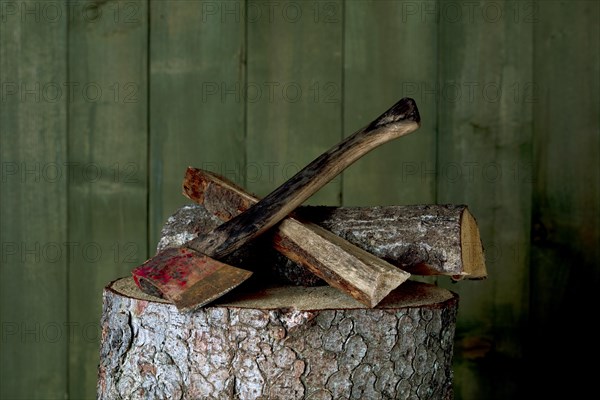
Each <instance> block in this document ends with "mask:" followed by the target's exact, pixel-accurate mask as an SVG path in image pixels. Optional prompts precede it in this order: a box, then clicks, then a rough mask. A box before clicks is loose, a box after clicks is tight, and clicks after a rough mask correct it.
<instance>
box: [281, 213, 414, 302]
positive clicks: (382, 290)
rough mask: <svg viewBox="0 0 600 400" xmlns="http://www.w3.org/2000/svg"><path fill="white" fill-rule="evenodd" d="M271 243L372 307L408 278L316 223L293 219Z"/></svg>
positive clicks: (408, 275) (381, 260)
mask: <svg viewBox="0 0 600 400" xmlns="http://www.w3.org/2000/svg"><path fill="white" fill-rule="evenodd" d="M274 243H275V247H276V248H277V249H280V250H282V253H283V254H285V255H287V256H288V257H290V258H291V259H292V260H293V261H296V262H297V263H299V264H302V265H304V266H306V267H307V268H308V269H309V270H310V271H311V272H312V273H314V274H315V275H317V276H318V277H319V278H321V279H323V280H324V281H325V282H327V283H328V284H329V285H330V286H333V287H335V288H337V289H340V290H341V291H343V292H344V293H347V294H349V295H350V296H352V297H354V298H355V299H357V300H358V301H360V302H361V303H363V304H365V305H366V306H368V307H375V306H376V305H377V304H378V303H379V302H380V301H381V300H383V299H384V298H385V296H387V295H388V294H389V293H390V292H391V291H392V290H394V289H395V288H397V287H398V286H400V285H401V284H402V283H403V282H405V281H406V280H407V279H408V278H409V277H410V274H409V273H407V272H404V271H402V270H401V269H399V268H397V267H395V266H393V265H391V264H389V263H387V262H386V261H384V260H383V259H381V258H379V257H376V256H374V255H372V254H370V253H367V252H366V251H364V250H362V249H360V248H358V247H356V246H354V245H353V244H350V243H349V242H347V241H345V240H344V239H342V238H340V237H339V236H336V235H334V234H333V233H331V232H329V231H327V230H325V229H323V228H321V227H319V226H318V225H316V224H311V223H300V222H299V221H297V220H295V219H294V218H287V219H285V220H284V221H283V222H282V223H281V224H280V225H279V228H278V230H277V234H276V235H275V240H274Z"/></svg>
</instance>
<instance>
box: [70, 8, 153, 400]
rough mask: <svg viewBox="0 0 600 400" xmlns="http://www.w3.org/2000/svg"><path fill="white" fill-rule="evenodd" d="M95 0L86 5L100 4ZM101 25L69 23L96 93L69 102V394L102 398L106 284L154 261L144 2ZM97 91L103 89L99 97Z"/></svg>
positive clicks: (86, 81)
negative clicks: (72, 331) (97, 391)
mask: <svg viewBox="0 0 600 400" xmlns="http://www.w3.org/2000/svg"><path fill="white" fill-rule="evenodd" d="M95 4H96V2H95V1H88V2H83V3H81V7H82V9H86V7H88V8H90V9H91V8H92V7H94V6H95ZM98 15H101V16H102V17H99V18H98V19H97V20H92V21H89V20H86V19H85V18H75V19H74V20H73V22H72V23H71V25H70V27H69V71H70V74H69V76H70V78H69V79H70V80H71V81H73V82H78V83H79V84H80V85H81V87H86V86H87V87H88V88H89V89H88V91H87V92H84V94H87V95H86V96H75V97H74V98H73V99H71V101H70V102H69V131H70V132H71V134H70V135H69V137H68V138H69V148H68V154H69V161H70V162H71V163H72V164H73V168H72V174H73V175H72V178H73V179H71V181H70V182H69V190H68V194H69V197H68V199H69V226H68V232H69V234H68V237H69V242H72V243H80V248H79V251H74V252H73V256H72V257H71V258H70V260H69V261H70V268H69V276H68V279H69V292H68V295H69V307H68V310H69V321H70V322H71V323H72V324H74V325H75V324H76V326H79V327H82V329H83V327H87V328H86V330H85V331H81V332H79V331H77V332H78V334H76V335H73V336H72V337H70V342H69V347H70V349H69V365H70V368H69V393H70V395H71V396H72V397H73V398H90V397H93V395H94V393H93V390H92V389H93V387H94V385H95V382H96V381H97V378H98V377H97V371H96V368H95V364H96V363H97V362H98V342H99V339H100V330H99V326H98V320H99V318H100V310H101V308H102V301H101V298H99V297H98V296H92V295H90V293H99V292H100V291H101V290H102V288H103V287H104V286H105V284H106V281H107V280H110V279H111V277H114V276H123V275H127V274H128V273H129V271H130V270H131V268H133V267H134V266H135V265H138V264H139V263H141V262H143V261H144V260H145V259H146V255H147V252H148V250H147V247H146V246H147V225H146V215H147V213H148V209H147V205H146V198H147V181H146V176H147V156H148V155H147V147H148V137H147V131H148V127H147V111H148V110H147V104H148V103H147V100H148V98H147V93H148V90H147V79H146V72H147V57H148V54H147V51H148V46H147V44H148V38H147V33H148V26H147V22H148V10H147V8H146V2H145V1H137V0H136V1H131V0H123V1H118V2H110V3H105V4H103V5H100V6H99V7H98ZM93 88H96V89H97V92H94V90H93Z"/></svg>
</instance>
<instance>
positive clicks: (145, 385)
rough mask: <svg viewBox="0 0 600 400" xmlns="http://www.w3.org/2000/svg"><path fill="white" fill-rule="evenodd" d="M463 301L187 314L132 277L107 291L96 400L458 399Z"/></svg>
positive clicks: (408, 297) (406, 293)
mask: <svg viewBox="0 0 600 400" xmlns="http://www.w3.org/2000/svg"><path fill="white" fill-rule="evenodd" d="M457 300H458V298H457V297H456V296H455V295H454V294H453V293H452V292H450V291H448V290H445V289H441V288H439V287H436V286H432V285H427V284H423V283H418V282H407V283H406V285H402V286H401V287H400V288H398V289H397V290H395V291H394V292H392V294H390V296H388V298H386V299H385V300H384V301H383V302H382V303H381V304H380V305H379V306H378V307H377V308H374V309H371V308H365V306H364V305H362V304H360V303H359V302H357V301H356V300H354V299H352V298H350V297H348V296H346V295H343V294H342V293H340V292H338V291H336V290H335V289H333V288H331V287H329V286H322V287H316V288H305V287H297V286H277V287H260V286H259V287H254V289H253V290H251V291H249V292H246V293H242V292H236V293H235V295H233V296H230V297H229V298H227V299H222V300H220V301H219V302H218V303H216V304H214V305H213V306H211V307H207V308H203V309H200V310H198V311H197V312H195V313H192V314H180V313H179V312H178V311H177V309H176V308H175V307H174V306H173V305H172V304H168V303H164V302H162V301H160V299H156V298H152V297H149V296H147V295H145V294H144V293H142V292H140V291H139V289H138V288H137V287H136V286H135V284H134V283H133V281H132V279H131V278H123V279H120V280H117V281H115V282H114V283H112V284H111V285H109V286H108V287H107V288H106V289H105V291H104V310H103V318H102V332H103V336H102V345H101V350H100V352H101V362H100V366H99V381H98V396H97V398H98V399H101V400H104V399H114V398H139V397H145V398H179V399H237V398H243V399H248V400H249V399H259V398H270V399H306V398H316V399H344V398H360V399H375V398H411V397H412V398H428V399H440V400H443V399H451V398H452V373H451V368H450V367H451V362H452V349H453V337H454V324H455V320H456V311H457V304H458V302H457Z"/></svg>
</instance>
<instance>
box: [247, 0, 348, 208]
mask: <svg viewBox="0 0 600 400" xmlns="http://www.w3.org/2000/svg"><path fill="white" fill-rule="evenodd" d="M247 23H248V79H247V90H246V92H247V94H246V96H245V100H246V104H247V112H248V117H247V141H246V142H247V166H246V169H247V177H246V179H247V187H248V188H249V190H251V191H253V192H255V193H256V194H258V195H260V196H264V195H266V194H268V193H269V192H271V191H272V190H273V189H275V188H276V187H277V186H279V185H280V184H281V183H283V182H284V181H285V180H286V179H288V178H290V177H291V176H292V175H293V174H294V173H296V172H298V171H299V170H300V169H301V168H303V167H304V166H305V165H306V164H308V163H309V162H310V161H312V160H313V159H314V158H315V157H317V156H318V155H320V154H321V153H323V152H324V151H325V150H327V149H329V148H330V147H331V146H333V145H335V144H336V143H337V142H339V141H340V139H341V136H342V132H341V96H342V91H341V89H342V86H341V85H342V81H341V77H342V27H343V5H342V2H341V1H314V2H294V1H281V2H262V1H249V2H248V7H247ZM340 182H341V179H340V178H337V179H334V180H333V181H332V182H330V183H329V184H328V185H327V186H325V187H324V188H323V189H321V190H320V191H319V192H318V193H316V194H315V195H314V196H313V197H311V199H309V200H308V202H309V203H318V204H338V203H339V196H340Z"/></svg>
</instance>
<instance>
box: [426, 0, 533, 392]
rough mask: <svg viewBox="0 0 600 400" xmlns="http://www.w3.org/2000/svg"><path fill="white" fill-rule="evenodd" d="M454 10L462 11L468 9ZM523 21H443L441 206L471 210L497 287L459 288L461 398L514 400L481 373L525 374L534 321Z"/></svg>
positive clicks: (501, 382) (527, 56)
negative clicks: (528, 328) (525, 338)
mask: <svg viewBox="0 0 600 400" xmlns="http://www.w3.org/2000/svg"><path fill="white" fill-rule="evenodd" d="M448 4H454V6H458V7H459V8H460V7H462V4H461V3H460V2H452V3H448ZM485 7H488V8H489V7H501V8H502V10H503V17H502V18H497V17H494V18H492V17H491V16H490V15H491V14H490V15H486V14H484V13H483V12H482V10H483V9H484V8H485ZM462 10H463V11H464V10H465V8H462ZM524 11H525V10H524V9H523V8H522V4H519V3H518V2H511V1H505V2H504V1H503V2H482V3H481V9H479V12H478V13H477V14H476V15H475V14H474V16H473V17H472V18H470V17H469V16H468V15H467V14H466V13H463V14H462V17H461V18H460V19H459V20H458V21H456V20H455V19H453V18H451V16H448V15H443V14H442V18H441V19H440V26H439V28H440V34H439V40H440V42H439V47H438V49H439V60H438V62H439V65H440V69H439V80H438V84H439V85H440V98H439V99H440V101H439V103H438V115H439V120H438V129H439V136H438V157H437V159H438V165H437V191H438V195H437V201H438V202H440V203H464V204H468V205H469V208H470V209H471V210H472V212H473V214H474V215H476V216H477V220H478V222H479V229H480V231H481V239H482V241H483V245H484V248H485V249H486V251H487V256H486V263H487V267H488V272H489V276H490V277H494V278H493V279H488V280H487V281H484V282H480V284H477V285H461V284H459V285H453V286H452V289H453V290H457V291H458V292H459V293H460V295H461V299H463V300H464V301H462V302H461V312H463V314H461V315H462V320H461V321H459V325H460V327H461V328H460V332H461V334H460V335H459V336H457V343H458V345H457V354H456V359H455V363H456V369H457V371H458V372H457V373H458V379H457V380H456V388H457V393H458V394H459V396H461V397H468V398H486V399H503V398H508V397H512V396H514V395H513V394H512V393H514V392H513V391H514V390H516V389H515V387H516V386H515V385H518V384H519V382H518V380H517V379H518V378H516V377H515V376H513V374H512V373H510V374H508V373H507V374H498V375H496V376H495V378H494V379H493V380H491V381H489V380H486V376H489V373H490V372H489V371H488V370H486V368H485V366H484V365H483V363H484V362H485V360H487V359H490V358H496V357H497V358H499V359H503V360H507V361H506V362H509V361H508V360H512V361H510V362H514V363H517V364H519V362H518V361H517V360H522V359H523V357H524V352H523V349H522V342H521V340H520V337H521V334H522V332H524V329H525V325H524V323H525V321H526V320H527V318H528V315H529V313H528V303H529V297H528V292H527V290H526V287H527V285H528V282H529V265H528V260H529V254H528V242H529V233H530V220H531V179H530V176H527V168H528V166H530V165H531V162H532V158H531V157H532V154H531V137H532V125H531V124H532V105H533V103H532V97H531V96H532V95H534V93H533V92H532V79H533V75H532V73H533V70H532V57H531V52H532V45H533V41H532V31H533V24H532V23H531V22H528V21H526V20H525V19H524V18H521V19H519V20H517V21H516V22H515V19H514V18H513V16H514V15H515V13H516V12H524ZM520 15H521V16H522V17H524V16H523V14H520ZM509 43H510V44H509ZM515 90H516V92H515ZM440 284H442V285H446V283H445V282H440ZM509 316H510V317H509ZM507 318H508V319H507ZM508 320H510V321H511V322H507V321H508ZM497 368H499V370H504V368H501V367H497ZM513 371H514V370H513ZM523 373H524V371H523ZM516 376H518V373H517V375H516ZM480 382H481V384H479V383H480Z"/></svg>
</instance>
